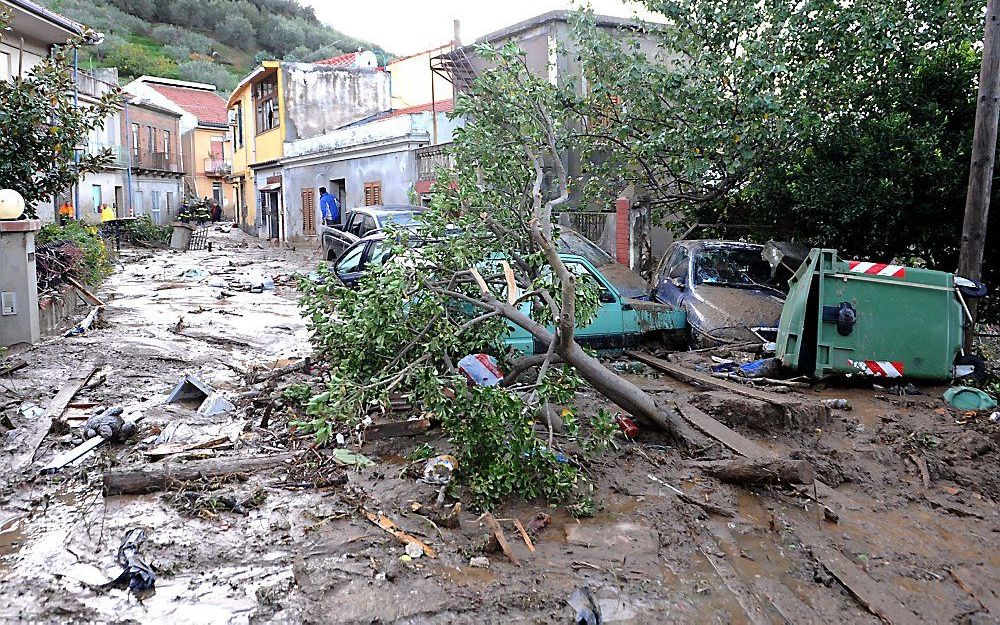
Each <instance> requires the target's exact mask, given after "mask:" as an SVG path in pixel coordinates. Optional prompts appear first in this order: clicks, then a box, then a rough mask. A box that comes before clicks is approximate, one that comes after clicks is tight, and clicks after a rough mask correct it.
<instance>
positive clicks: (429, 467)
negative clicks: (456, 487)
mask: <svg viewBox="0 0 1000 625" xmlns="http://www.w3.org/2000/svg"><path fill="white" fill-rule="evenodd" d="M457 467H458V459H457V458H455V457H454V456H449V455H447V454H445V455H441V456H435V457H434V458H431V459H429V460H428V461H427V462H426V463H425V464H424V472H423V476H422V477H421V478H420V479H421V481H423V482H425V483H427V484H434V485H436V486H443V485H445V484H448V483H449V482H451V478H452V475H453V474H454V473H455V469H456V468H457Z"/></svg>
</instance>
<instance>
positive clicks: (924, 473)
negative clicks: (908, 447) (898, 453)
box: [909, 454, 931, 490]
mask: <svg viewBox="0 0 1000 625" xmlns="http://www.w3.org/2000/svg"><path fill="white" fill-rule="evenodd" d="M909 458H910V462H912V463H913V464H914V465H915V466H916V467H917V470H918V471H920V480H921V482H923V484H924V490H927V489H929V488H930V487H931V474H930V472H929V471H928V470H927V460H925V459H924V457H923V456H920V455H917V454H910V455H909Z"/></svg>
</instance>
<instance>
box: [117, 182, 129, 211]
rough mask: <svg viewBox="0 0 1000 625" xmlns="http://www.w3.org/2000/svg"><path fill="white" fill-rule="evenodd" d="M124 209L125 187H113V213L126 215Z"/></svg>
mask: <svg viewBox="0 0 1000 625" xmlns="http://www.w3.org/2000/svg"><path fill="white" fill-rule="evenodd" d="M125 210H126V209H125V187H115V215H116V216H118V217H128V213H126V212H125Z"/></svg>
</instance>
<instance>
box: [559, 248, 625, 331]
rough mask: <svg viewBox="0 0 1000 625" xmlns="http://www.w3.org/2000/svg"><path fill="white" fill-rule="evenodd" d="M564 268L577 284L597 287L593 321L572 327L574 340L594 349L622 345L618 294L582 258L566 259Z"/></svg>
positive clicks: (621, 323) (621, 319)
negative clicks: (574, 277) (571, 274)
mask: <svg viewBox="0 0 1000 625" xmlns="http://www.w3.org/2000/svg"><path fill="white" fill-rule="evenodd" d="M566 268H567V269H569V270H570V271H571V272H573V275H575V276H576V278H577V283H578V284H581V285H589V286H594V287H596V288H597V289H598V297H599V300H600V304H601V305H600V307H599V308H598V309H597V314H596V315H595V316H594V318H593V320H591V322H590V323H588V324H587V325H585V326H581V325H580V324H579V323H578V324H577V326H576V330H575V332H574V333H575V335H576V341H577V342H578V343H580V344H581V345H585V346H587V347H592V348H594V349H614V348H619V347H623V346H624V344H625V335H624V324H623V314H624V309H623V305H625V304H624V302H622V299H621V296H620V295H619V294H618V292H617V291H616V290H615V289H614V288H613V287H612V286H611V285H610V284H609V283H608V282H607V281H606V280H605V279H604V276H602V275H600V272H598V271H597V270H596V269H595V268H594V267H593V266H592V265H591V264H590V263H588V262H585V261H583V260H566Z"/></svg>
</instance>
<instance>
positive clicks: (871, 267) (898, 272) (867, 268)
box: [847, 260, 906, 278]
mask: <svg viewBox="0 0 1000 625" xmlns="http://www.w3.org/2000/svg"><path fill="white" fill-rule="evenodd" d="M847 268H848V270H850V272H851V273H866V274H868V275H870V276H886V277H889V278H905V277H906V267H903V266H901V265H885V264H882V263H865V262H861V261H860V260H849V261H847Z"/></svg>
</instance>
